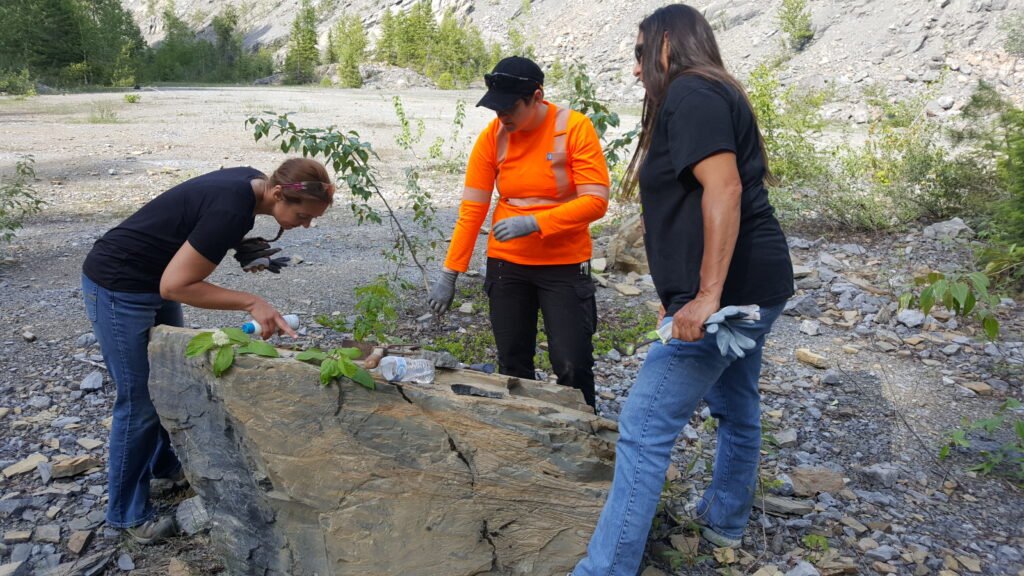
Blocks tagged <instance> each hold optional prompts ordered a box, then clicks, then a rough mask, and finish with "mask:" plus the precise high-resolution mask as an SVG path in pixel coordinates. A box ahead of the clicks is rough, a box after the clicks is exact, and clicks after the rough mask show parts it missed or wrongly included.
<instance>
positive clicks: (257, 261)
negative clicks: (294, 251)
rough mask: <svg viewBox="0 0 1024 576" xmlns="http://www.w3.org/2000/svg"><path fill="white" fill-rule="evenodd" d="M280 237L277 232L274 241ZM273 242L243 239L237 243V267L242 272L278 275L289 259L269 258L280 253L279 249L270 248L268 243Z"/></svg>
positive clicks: (262, 239)
mask: <svg viewBox="0 0 1024 576" xmlns="http://www.w3.org/2000/svg"><path fill="white" fill-rule="evenodd" d="M282 231H283V230H282ZM280 237H281V231H278V233H277V236H275V237H274V240H277V239H278V238H280ZM274 240H267V239H265V238H245V239H243V240H242V241H241V242H239V243H238V245H237V246H235V260H238V265H239V266H241V267H242V270H245V271H246V272H259V271H260V270H270V271H271V272H273V273H274V274H279V273H280V272H281V268H283V267H285V266H287V265H288V263H289V262H290V261H291V259H290V258H287V257H280V258H271V256H273V255H274V254H277V253H278V252H280V251H281V249H280V248H273V247H271V245H270V243H271V242H273V241H274Z"/></svg>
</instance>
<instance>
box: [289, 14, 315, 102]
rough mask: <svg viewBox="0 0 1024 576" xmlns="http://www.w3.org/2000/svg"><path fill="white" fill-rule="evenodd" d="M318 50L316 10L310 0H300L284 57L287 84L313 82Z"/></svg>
mask: <svg viewBox="0 0 1024 576" xmlns="http://www.w3.org/2000/svg"><path fill="white" fill-rule="evenodd" d="M319 63H320V51H319V50H318V49H317V46H316V11H315V10H314V9H313V5H312V3H311V2H310V0H302V5H301V7H300V8H299V12H298V14H296V15H295V21H294V22H292V32H291V37H290V38H289V40H288V53H287V55H285V59H284V73H285V81H286V82H288V83H289V84H308V83H310V82H313V80H314V75H315V72H316V66H317V64H319Z"/></svg>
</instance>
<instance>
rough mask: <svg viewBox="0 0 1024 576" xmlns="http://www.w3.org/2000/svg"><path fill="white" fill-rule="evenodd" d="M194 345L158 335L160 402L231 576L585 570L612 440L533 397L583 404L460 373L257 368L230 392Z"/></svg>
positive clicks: (177, 332)
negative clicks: (342, 377) (365, 383)
mask: <svg viewBox="0 0 1024 576" xmlns="http://www.w3.org/2000/svg"><path fill="white" fill-rule="evenodd" d="M192 335H194V332H191V331H187V330H182V329H171V328H166V327H158V328H156V329H155V330H153V332H152V336H151V343H150V365H151V367H150V391H151V394H152V396H153V400H154V403H155V404H156V406H157V410H158V412H159V413H160V417H161V422H162V423H163V425H164V427H165V428H167V430H168V431H169V432H170V434H171V438H172V440H173V441H174V443H175V448H176V450H177V452H178V455H179V457H180V458H181V459H182V462H183V464H184V465H185V468H186V470H187V471H188V476H189V480H190V482H191V485H192V487H193V488H194V489H195V491H196V493H197V494H199V495H200V496H201V497H202V499H203V501H204V503H205V504H206V507H207V509H208V510H209V513H210V516H211V518H212V520H213V524H212V528H211V533H212V536H213V540H214V544H215V546H217V547H218V548H219V549H220V550H221V551H222V553H223V555H224V558H225V564H226V566H227V568H228V570H229V572H237V573H242V572H246V573H251V572H253V571H254V570H258V571H260V572H261V573H266V574H295V575H300V574H313V573H319V574H325V573H332V572H337V571H338V570H340V569H342V567H343V569H344V570H345V571H355V572H356V573H363V574H420V573H422V574H427V573H435V572H436V569H440V568H439V567H441V566H443V567H444V569H443V570H444V573H445V574H447V575H451V576H459V575H466V576H469V575H476V574H479V575H483V574H491V575H494V576H497V575H519V574H522V575H526V574H556V573H564V572H566V571H568V570H569V569H571V567H572V566H573V565H574V564H575V562H576V561H577V560H578V558H579V557H580V556H581V555H582V554H583V552H584V549H585V546H586V544H587V540H588V536H589V533H590V530H592V529H593V528H592V527H593V526H594V524H595V522H596V520H597V515H598V513H599V512H600V509H601V505H602V503H603V493H604V492H603V491H604V490H605V489H606V488H607V486H608V482H609V481H610V480H611V475H612V462H611V458H612V449H613V444H612V442H613V441H614V439H615V436H616V434H615V433H614V428H615V426H614V424H613V423H611V422H608V421H606V420H602V419H600V418H598V417H596V416H594V415H592V414H589V415H588V414H586V413H584V412H578V411H576V410H575V409H574V408H575V407H576V406H578V402H573V403H571V404H570V405H571V406H573V408H567V407H566V406H565V405H564V404H561V405H560V404H553V403H551V402H545V401H540V400H536V399H534V398H531V397H529V396H528V395H527V394H530V395H535V396H546V397H547V398H548V399H558V398H559V397H560V396H559V395H560V394H562V393H563V391H566V390H568V391H571V392H573V393H574V394H575V395H578V394H579V393H578V392H577V391H575V390H572V389H568V388H565V387H558V386H557V385H546V384H541V383H535V382H528V381H523V380H517V379H502V378H494V377H491V378H485V377H484V376H483V375H474V374H470V373H464V372H458V371H456V372H450V373H448V372H442V373H439V374H438V377H437V379H436V380H435V382H434V384H433V385H430V386H422V387H421V386H413V385H408V386H396V385H391V384H385V383H378V384H377V386H378V388H377V390H376V391H370V390H366V389H365V388H362V387H361V386H358V385H355V384H353V383H351V382H348V381H346V382H342V383H339V384H334V385H332V386H331V387H327V388H324V387H322V386H320V384H319V382H318V372H317V369H316V368H315V367H313V366H309V365H306V364H302V363H299V362H295V361H293V360H286V359H277V360H266V359H256V358H252V357H243V358H239V359H237V360H236V361H235V365H234V366H233V367H232V368H231V369H230V370H229V371H228V372H227V373H226V374H225V375H224V376H223V377H221V378H219V379H217V378H214V377H213V375H212V373H211V371H210V366H209V363H208V361H207V360H206V359H199V358H197V359H191V360H189V361H186V362H182V358H183V357H184V350H185V345H186V343H187V342H188V340H189V339H190V338H191V336H192ZM468 378H472V379H474V380H473V381H471V382H470V381H466V380H467V379H468ZM488 381H489V382H490V383H489V384H488V383H487V382H488ZM453 384H472V385H473V386H474V387H487V386H490V387H492V388H495V387H497V386H498V385H503V386H504V391H505V392H506V394H505V395H504V396H505V397H504V398H502V399H497V400H496V399H490V398H481V397H477V396H461V395H456V394H454V393H452V391H451V390H450V389H449V388H450V386H451V385H453ZM533 388H538V389H540V390H541V391H542V392H543V390H544V389H547V388H551V389H552V392H550V393H547V394H546V395H545V394H534V393H533V392H531V391H530V389H533ZM396 551H401V553H396ZM430 567H434V568H430Z"/></svg>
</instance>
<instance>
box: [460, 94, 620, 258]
mask: <svg viewBox="0 0 1024 576" xmlns="http://www.w3.org/2000/svg"><path fill="white" fill-rule="evenodd" d="M545 104H546V105H547V106H548V112H547V115H546V116H545V119H544V122H543V124H541V125H540V126H538V127H537V128H535V129H533V130H530V131H515V132H512V133H510V134H508V148H507V151H506V154H505V161H504V162H503V163H502V164H501V165H500V166H499V165H498V161H497V144H496V142H497V134H498V130H499V129H500V128H501V122H500V121H499V120H498V119H497V118H495V119H494V120H493V121H491V123H490V124H489V125H488V126H487V127H486V128H485V129H484V130H483V132H481V133H480V136H479V137H478V138H477V140H476V144H475V145H474V146H473V152H472V154H470V157H469V163H468V166H467V168H466V180H465V185H466V188H467V189H476V190H483V191H488V192H489V191H492V190H494V189H495V187H497V190H498V194H499V200H498V205H497V206H496V207H495V209H494V217H493V220H492V226H493V224H494V223H496V222H499V221H501V220H503V219H505V218H510V217H512V216H522V215H532V216H534V217H535V218H536V219H537V224H538V226H539V227H540V233H538V234H529V235H526V236H522V237H519V238H514V239H512V240H509V241H507V242H498V241H497V240H496V239H495V238H494V235H493V234H492V235H490V236H489V238H488V241H487V255H488V256H490V257H492V258H499V259H502V260H507V261H509V262H515V263H516V264H525V265H544V264H576V263H579V262H583V261H585V260H588V259H590V255H591V250H592V245H591V241H590V230H589V224H590V223H591V222H593V221H595V220H597V219H599V218H600V217H601V216H603V215H604V213H605V210H606V209H607V207H608V200H607V199H606V198H605V197H601V196H596V195H578V196H577V197H576V198H575V199H574V200H571V201H569V202H563V203H560V202H559V201H558V200H557V199H556V198H557V196H558V193H557V183H556V181H555V175H554V171H553V170H552V168H551V162H552V159H553V158H552V157H553V151H552V146H553V143H554V137H555V128H556V127H555V116H556V110H557V108H556V107H555V105H554V104H551V103H550V102H545ZM566 132H567V139H566V151H565V155H566V159H565V160H566V166H567V169H568V170H567V171H568V175H569V181H570V182H569V183H570V188H571V189H573V190H575V189H576V187H578V186H581V185H586V184H596V185H600V186H604V187H605V188H607V187H608V186H609V185H610V179H609V177H608V166H607V164H606V163H605V159H604V153H603V152H602V150H601V143H600V140H599V139H598V137H597V132H596V131H595V130H594V126H593V124H591V122H590V119H589V118H587V117H586V116H584V115H583V114H580V113H579V112H575V111H572V112H571V113H570V115H569V121H568V124H567V126H566ZM510 198H551V203H550V204H549V203H543V202H541V203H534V204H531V205H529V206H514V205H512V204H510V203H509V202H508V199H510ZM489 206H490V198H488V199H487V201H486V202H475V201H471V200H463V202H462V206H461V207H460V210H459V219H458V222H456V224H455V231H454V232H453V234H452V242H451V245H450V246H449V248H448V256H447V258H446V259H445V263H444V265H445V267H446V268H449V269H451V270H455V271H457V272H465V271H466V269H467V268H469V261H470V259H471V258H472V256H473V247H474V246H475V244H476V238H477V235H478V234H479V232H480V226H482V225H483V222H484V220H485V219H486V217H487V210H488V209H489Z"/></svg>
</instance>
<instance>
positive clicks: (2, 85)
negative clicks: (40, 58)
mask: <svg viewBox="0 0 1024 576" xmlns="http://www.w3.org/2000/svg"><path fill="white" fill-rule="evenodd" d="M0 93H4V94H10V95H12V96H35V95H36V85H35V83H34V82H32V80H31V78H29V75H28V68H22V69H20V70H9V71H0Z"/></svg>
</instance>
